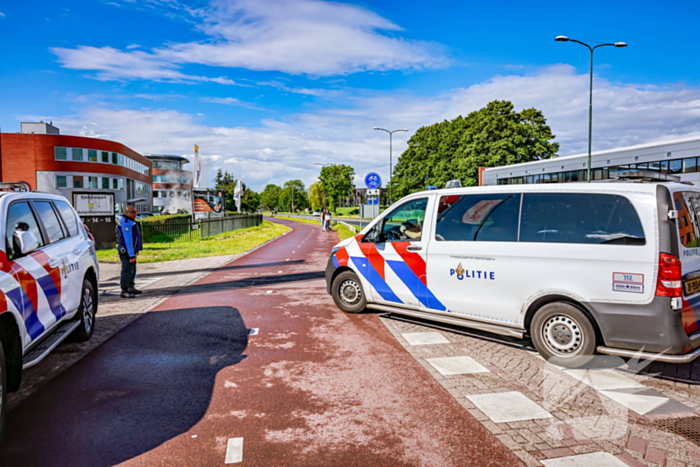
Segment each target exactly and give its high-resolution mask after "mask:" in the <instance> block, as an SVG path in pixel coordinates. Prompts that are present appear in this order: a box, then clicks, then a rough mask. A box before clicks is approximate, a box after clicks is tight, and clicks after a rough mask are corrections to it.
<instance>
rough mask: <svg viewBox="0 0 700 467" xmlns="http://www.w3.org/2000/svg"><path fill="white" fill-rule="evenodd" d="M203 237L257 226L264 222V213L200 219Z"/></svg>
mask: <svg viewBox="0 0 700 467" xmlns="http://www.w3.org/2000/svg"><path fill="white" fill-rule="evenodd" d="M199 224H200V227H199V230H200V235H201V238H206V237H212V236H214V235H219V234H220V233H223V232H232V231H234V230H240V229H247V228H248V227H257V226H258V225H260V224H262V214H249V215H245V216H230V217H221V218H219V219H202V220H201V221H199Z"/></svg>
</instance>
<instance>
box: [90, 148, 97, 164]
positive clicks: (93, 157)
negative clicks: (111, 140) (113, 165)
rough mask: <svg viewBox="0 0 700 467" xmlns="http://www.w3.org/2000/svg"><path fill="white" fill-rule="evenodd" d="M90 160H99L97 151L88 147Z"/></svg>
mask: <svg viewBox="0 0 700 467" xmlns="http://www.w3.org/2000/svg"><path fill="white" fill-rule="evenodd" d="M88 161H90V162H97V151H96V150H94V149H88Z"/></svg>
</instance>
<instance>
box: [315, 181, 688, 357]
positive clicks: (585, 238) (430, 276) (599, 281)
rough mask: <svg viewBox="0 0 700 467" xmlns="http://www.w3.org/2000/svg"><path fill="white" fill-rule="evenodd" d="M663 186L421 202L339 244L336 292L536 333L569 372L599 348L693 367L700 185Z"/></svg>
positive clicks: (590, 187) (459, 194)
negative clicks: (686, 363) (697, 186)
mask: <svg viewBox="0 0 700 467" xmlns="http://www.w3.org/2000/svg"><path fill="white" fill-rule="evenodd" d="M652 177H654V178H653V179H652ZM659 177H661V178H663V177H664V176H662V175H659V174H649V173H641V172H639V173H627V174H625V173H622V174H619V180H616V181H611V182H607V183H568V184H546V185H539V184H538V185H501V186H488V187H478V188H461V187H459V188H452V189H444V190H431V191H424V192H421V193H415V194H412V195H410V196H407V197H405V198H403V199H402V200H400V201H399V202H397V203H395V204H394V206H392V207H391V208H390V209H389V210H387V211H386V212H385V213H383V214H382V215H381V216H379V217H378V218H377V219H375V220H374V221H373V222H372V223H370V224H369V225H368V226H367V227H366V228H365V229H364V230H363V231H362V232H361V233H360V234H358V235H357V236H356V237H354V238H350V239H347V240H345V241H343V242H341V243H339V244H338V245H337V246H336V247H335V248H334V249H333V252H332V254H331V257H330V259H329V261H328V266H327V268H326V282H327V286H328V292H329V293H330V294H332V296H333V299H334V301H335V303H336V305H337V306H338V307H339V308H340V309H342V310H343V311H345V312H360V311H362V310H363V309H364V308H365V307H367V308H372V309H375V310H381V311H386V312H391V313H397V314H403V315H408V316H412V317H417V318H423V319H428V320H433V321H440V322H444V323H449V324H455V325H461V326H468V327H472V328H477V329H481V330H485V331H490V332H494V333H498V334H503V335H507V336H515V337H518V338H520V337H523V336H524V335H529V336H530V337H531V338H532V341H533V344H534V346H535V348H536V349H537V350H538V351H539V353H540V354H541V355H542V356H543V357H544V358H546V359H547V360H549V361H551V362H553V363H555V364H559V365H563V366H569V367H573V366H578V365H581V364H583V363H585V362H586V361H588V359H590V357H591V356H592V355H593V354H594V353H595V352H596V351H597V352H600V353H604V354H610V355H617V356H621V357H633V356H638V357H640V358H647V359H656V360H658V361H662V362H672V363H685V362H690V361H692V360H693V359H695V358H696V357H697V356H698V355H699V354H700V330H699V329H698V326H699V320H700V189H698V188H696V187H694V186H692V185H687V184H683V183H679V182H676V181H663V182H662V181H658V178H659ZM666 177H667V179H670V178H671V177H670V176H666ZM673 178H675V177H673ZM650 180H651V181H650ZM635 182H637V183H635Z"/></svg>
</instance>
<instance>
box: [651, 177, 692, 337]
mask: <svg viewBox="0 0 700 467" xmlns="http://www.w3.org/2000/svg"><path fill="white" fill-rule="evenodd" d="M674 188H675V187H674ZM671 194H672V196H673V205H674V209H675V210H676V211H678V218H677V219H676V222H675V224H676V229H675V235H677V239H678V257H679V258H680V260H681V278H682V282H683V310H682V316H683V327H684V328H685V332H686V333H687V334H691V333H693V332H695V331H697V330H698V326H700V323H698V321H700V191H698V190H696V189H693V188H691V187H690V186H688V187H683V188H682V189H679V190H677V191H676V190H674V189H672V192H671ZM664 215H665V213H663V212H659V216H664Z"/></svg>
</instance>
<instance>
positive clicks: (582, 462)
mask: <svg viewBox="0 0 700 467" xmlns="http://www.w3.org/2000/svg"><path fill="white" fill-rule="evenodd" d="M540 462H542V463H543V464H544V465H545V466H546V467H626V466H627V464H626V463H624V462H622V461H621V460H620V459H618V458H617V457H615V456H613V455H612V454H610V453H609V452H591V453H589V454H580V455H578V456H569V457H558V458H556V459H543V460H541V461H540Z"/></svg>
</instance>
